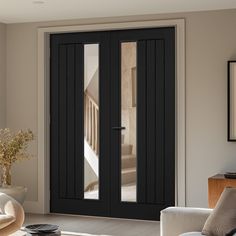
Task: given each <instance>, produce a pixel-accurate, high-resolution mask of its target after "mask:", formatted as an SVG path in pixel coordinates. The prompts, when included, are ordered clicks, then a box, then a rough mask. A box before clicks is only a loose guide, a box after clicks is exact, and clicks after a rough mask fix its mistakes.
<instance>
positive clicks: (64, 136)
mask: <svg viewBox="0 0 236 236" xmlns="http://www.w3.org/2000/svg"><path fill="white" fill-rule="evenodd" d="M50 48H51V49H50V50H51V52H50V60H51V62H50V71H51V72H50V73H51V76H50V113H51V115H50V116H51V118H50V120H51V127H50V150H51V151H50V195H51V196H50V210H51V212H55V213H69V214H85V215H97V216H110V217H122V218H134V219H148V220H159V214H160V211H161V210H162V209H164V208H165V207H167V206H171V205H174V204H175V29H174V28H172V27H168V28H158V29H137V30H136V29H135V30H122V31H109V32H85V33H65V34H52V35H51V36H50Z"/></svg>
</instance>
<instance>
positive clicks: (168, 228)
mask: <svg viewBox="0 0 236 236" xmlns="http://www.w3.org/2000/svg"><path fill="white" fill-rule="evenodd" d="M211 211H212V209H204V208H190V207H169V208H166V209H164V210H163V211H161V236H178V235H179V234H181V233H186V232H191V231H202V228H203V226H204V224H205V221H206V219H207V217H208V216H209V215H210V213H211Z"/></svg>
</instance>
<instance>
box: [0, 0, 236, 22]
mask: <svg viewBox="0 0 236 236" xmlns="http://www.w3.org/2000/svg"><path fill="white" fill-rule="evenodd" d="M33 2H35V3H33ZM42 2H43V3H42ZM231 8H236V0H0V22H3V23H18V22H35V21H50V20H64V19H81V18H93V17H111V16H130V15H144V14H156V13H172V12H186V11H204V10H218V9H231Z"/></svg>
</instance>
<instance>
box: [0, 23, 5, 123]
mask: <svg viewBox="0 0 236 236" xmlns="http://www.w3.org/2000/svg"><path fill="white" fill-rule="evenodd" d="M5 126H6V25H5V24H2V23H0V128H5Z"/></svg>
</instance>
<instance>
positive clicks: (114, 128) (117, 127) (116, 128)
mask: <svg viewBox="0 0 236 236" xmlns="http://www.w3.org/2000/svg"><path fill="white" fill-rule="evenodd" d="M112 129H113V130H122V129H126V128H125V127H124V126H115V127H112Z"/></svg>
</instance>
